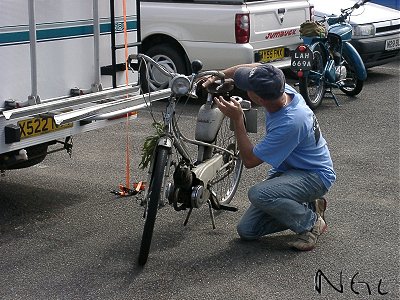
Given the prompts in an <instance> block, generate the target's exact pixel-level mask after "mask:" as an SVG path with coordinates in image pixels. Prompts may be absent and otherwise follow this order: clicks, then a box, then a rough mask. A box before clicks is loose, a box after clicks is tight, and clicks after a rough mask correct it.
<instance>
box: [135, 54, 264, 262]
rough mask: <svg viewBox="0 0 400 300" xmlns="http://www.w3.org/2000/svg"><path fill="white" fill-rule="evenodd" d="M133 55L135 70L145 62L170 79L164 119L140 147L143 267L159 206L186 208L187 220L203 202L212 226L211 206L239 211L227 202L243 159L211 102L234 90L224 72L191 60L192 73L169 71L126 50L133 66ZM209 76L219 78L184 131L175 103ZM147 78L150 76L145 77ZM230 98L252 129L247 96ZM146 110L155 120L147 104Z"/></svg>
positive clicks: (228, 124) (192, 93)
mask: <svg viewBox="0 0 400 300" xmlns="http://www.w3.org/2000/svg"><path fill="white" fill-rule="evenodd" d="M132 59H136V60H138V61H139V70H140V69H141V68H142V67H143V68H144V69H145V71H146V73H147V72H152V74H153V76H161V75H163V76H164V77H165V78H169V86H170V91H171V93H170V96H169V97H168V101H167V103H166V108H165V112H164V114H163V117H162V119H163V120H162V122H160V123H157V122H156V123H155V124H158V125H157V126H156V127H157V134H156V135H155V136H150V137H149V138H148V139H147V142H148V143H147V142H145V144H144V146H146V145H147V144H148V145H150V146H149V147H147V146H146V147H144V149H147V150H146V151H145V153H147V154H148V155H145V159H144V160H143V161H144V162H147V163H148V164H149V169H148V180H147V182H148V183H149V185H148V187H147V188H146V189H145V192H144V195H143V198H142V205H143V206H144V208H145V211H144V217H145V223H144V228H143V235H142V241H141V245H140V251H139V259H138V262H139V265H142V266H143V265H144V264H146V262H147V259H148V256H149V251H150V245H151V240H152V236H153V230H154V225H155V221H156V215H157V211H158V209H159V208H161V207H164V206H165V205H166V204H170V205H171V206H172V207H173V208H174V210H175V211H186V210H187V216H186V219H185V221H184V225H186V224H187V223H188V220H189V217H190V215H191V213H192V210H193V209H198V208H201V207H202V206H203V205H204V204H206V203H207V204H208V208H209V211H210V218H211V221H212V225H213V228H215V221H214V214H213V211H214V210H217V211H218V210H219V211H220V210H226V211H236V210H237V209H236V208H235V207H232V206H229V205H228V204H229V203H230V202H231V200H232V199H233V197H234V195H235V193H236V191H237V188H238V185H239V181H240V177H241V174H242V168H243V162H242V159H241V157H240V155H239V148H238V145H237V141H236V136H235V134H234V131H233V124H231V122H230V119H229V118H228V117H226V116H225V115H224V114H223V113H222V112H221V111H220V110H219V108H218V107H217V106H216V104H215V103H214V98H215V96H227V95H228V94H229V92H230V91H231V90H232V89H233V87H234V86H233V80H232V79H225V74H224V73H221V72H219V71H213V70H208V71H201V68H202V63H201V62H200V61H193V62H192V70H193V74H192V75H188V76H186V75H183V74H178V73H172V72H170V71H169V70H167V69H166V68H164V67H163V66H162V65H160V64H159V63H158V62H156V61H154V60H153V59H152V58H150V57H148V56H146V55H144V54H136V55H135V54H132V55H130V56H129V61H128V65H131V60H132ZM207 76H215V77H217V78H219V79H220V81H216V82H215V84H213V85H210V86H209V87H208V88H207V100H206V102H205V103H204V104H203V105H201V107H200V109H199V111H198V115H197V118H196V119H195V120H193V125H194V127H195V130H194V138H193V137H191V136H190V137H189V136H185V135H184V134H183V132H182V131H181V129H180V127H179V116H177V113H176V111H177V106H178V104H180V103H182V102H183V105H185V103H187V100H188V99H189V98H192V99H197V98H198V97H197V94H196V93H197V84H198V83H199V82H201V80H202V79H203V78H204V77H207ZM147 79H148V76H146V77H145V79H144V80H147ZM234 97H235V98H236V100H237V101H238V102H239V103H240V105H241V106H242V108H243V110H244V117H245V120H246V122H245V125H246V129H247V131H248V132H256V131H257V115H256V114H257V110H256V109H252V108H251V102H250V101H248V100H244V99H241V98H240V97H238V96H234ZM228 98H230V97H228ZM149 112H150V113H151V115H152V116H153V119H154V120H155V119H156V116H155V115H154V114H153V112H152V110H151V109H150V106H149ZM151 145H152V146H151ZM193 147H194V149H193ZM147 163H144V165H145V166H144V167H147Z"/></svg>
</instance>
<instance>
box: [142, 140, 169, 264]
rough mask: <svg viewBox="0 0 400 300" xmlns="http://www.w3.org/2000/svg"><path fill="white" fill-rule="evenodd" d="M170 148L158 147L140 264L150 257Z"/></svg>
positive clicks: (150, 187)
mask: <svg viewBox="0 0 400 300" xmlns="http://www.w3.org/2000/svg"><path fill="white" fill-rule="evenodd" d="M168 151H169V149H168V148H165V147H158V148H157V150H156V154H155V158H154V159H155V163H154V167H153V172H152V175H151V180H150V185H149V192H148V198H149V201H148V203H147V213H146V220H145V223H144V228H143V235H142V241H141V244H140V251H139V259H138V262H139V265H141V266H143V265H145V264H146V262H147V259H148V257H149V252H150V245H151V239H152V237H153V231H154V225H155V221H156V216H157V211H158V203H159V201H160V197H161V189H162V184H163V180H164V171H165V167H166V163H167V159H168Z"/></svg>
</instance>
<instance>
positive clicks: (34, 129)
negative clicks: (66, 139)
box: [18, 117, 72, 139]
mask: <svg viewBox="0 0 400 300" xmlns="http://www.w3.org/2000/svg"><path fill="white" fill-rule="evenodd" d="M18 126H19V128H20V132H21V139H24V138H28V137H33V136H38V135H41V134H45V133H49V132H53V131H57V130H61V129H65V128H70V127H72V123H67V124H64V125H57V124H56V123H55V121H54V119H53V118H52V117H47V118H32V119H26V120H22V121H19V122H18Z"/></svg>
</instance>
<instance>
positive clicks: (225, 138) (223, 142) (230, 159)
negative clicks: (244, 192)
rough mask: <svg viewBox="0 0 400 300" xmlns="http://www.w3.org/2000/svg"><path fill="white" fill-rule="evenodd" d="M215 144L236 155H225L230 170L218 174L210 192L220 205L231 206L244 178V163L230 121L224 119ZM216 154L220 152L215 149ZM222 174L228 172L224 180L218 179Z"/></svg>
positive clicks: (225, 161) (223, 170)
mask: <svg viewBox="0 0 400 300" xmlns="http://www.w3.org/2000/svg"><path fill="white" fill-rule="evenodd" d="M215 144H216V145H217V146H220V147H223V148H226V149H229V150H231V151H233V152H234V153H235V155H234V156H232V155H229V154H226V153H224V154H223V157H224V164H227V163H228V168H226V169H222V170H220V171H219V173H218V174H217V177H216V178H214V179H213V180H212V182H215V183H211V184H210V187H209V189H210V192H213V193H214V194H215V196H216V197H217V199H218V201H219V203H220V204H229V203H230V202H231V201H232V199H233V197H234V195H235V193H236V191H237V188H238V186H239V182H240V177H241V176H242V170H243V161H242V159H241V158H240V156H239V149H238V147H237V141H236V137H235V134H234V132H233V130H231V129H230V119H229V118H228V117H224V119H223V121H222V124H221V127H220V129H219V131H218V133H217V136H216V139H215ZM215 152H220V150H218V149H215V150H214V153H215ZM221 172H227V175H226V176H224V177H223V178H218V176H219V175H221Z"/></svg>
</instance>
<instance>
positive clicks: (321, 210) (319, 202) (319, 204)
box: [314, 197, 327, 221]
mask: <svg viewBox="0 0 400 300" xmlns="http://www.w3.org/2000/svg"><path fill="white" fill-rule="evenodd" d="M326 205H327V202H326V199H325V198H323V197H321V198H318V199H315V200H314V206H315V212H316V213H317V214H318V216H320V217H321V218H322V219H323V220H324V221H325V210H326Z"/></svg>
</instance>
